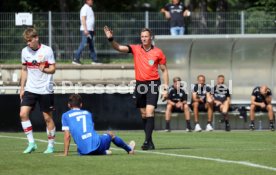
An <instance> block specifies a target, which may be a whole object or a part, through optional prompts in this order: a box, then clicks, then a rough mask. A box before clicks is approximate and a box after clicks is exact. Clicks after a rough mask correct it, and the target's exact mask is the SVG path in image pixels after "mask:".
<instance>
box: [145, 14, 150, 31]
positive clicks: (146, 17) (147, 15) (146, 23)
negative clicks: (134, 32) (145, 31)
mask: <svg viewBox="0 0 276 175" xmlns="http://www.w3.org/2000/svg"><path fill="white" fill-rule="evenodd" d="M145 27H146V28H149V12H148V11H145Z"/></svg>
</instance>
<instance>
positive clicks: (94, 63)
mask: <svg viewBox="0 0 276 175" xmlns="http://www.w3.org/2000/svg"><path fill="white" fill-rule="evenodd" d="M91 64H93V65H101V64H102V63H100V62H94V61H92V62H91Z"/></svg>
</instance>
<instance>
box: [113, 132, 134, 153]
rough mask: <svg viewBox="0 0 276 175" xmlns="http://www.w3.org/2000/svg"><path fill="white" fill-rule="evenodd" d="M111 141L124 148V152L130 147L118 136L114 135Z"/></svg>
mask: <svg viewBox="0 0 276 175" xmlns="http://www.w3.org/2000/svg"><path fill="white" fill-rule="evenodd" d="M112 142H113V143H114V144H115V145H116V146H118V147H120V148H123V149H124V150H126V152H129V151H131V148H130V147H129V146H128V145H127V144H126V143H125V142H124V141H123V140H122V139H121V138H120V137H118V136H115V137H114V138H113V139H112Z"/></svg>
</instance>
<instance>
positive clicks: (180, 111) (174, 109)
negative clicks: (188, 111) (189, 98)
mask: <svg viewBox="0 0 276 175" xmlns="http://www.w3.org/2000/svg"><path fill="white" fill-rule="evenodd" d="M172 112H176V113H182V112H184V110H182V109H181V108H176V107H173V108H172Z"/></svg>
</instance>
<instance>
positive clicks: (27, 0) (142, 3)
mask: <svg viewBox="0 0 276 175" xmlns="http://www.w3.org/2000/svg"><path fill="white" fill-rule="evenodd" d="M170 1H171V0H120V1H118V0H94V10H95V11H98V12H106V11H109V12H133V11H136V12H137V11H145V10H148V11H159V10H160V9H161V8H162V7H163V6H164V5H165V4H166V3H168V2H170ZM182 1H183V2H185V3H188V4H190V6H191V7H192V9H193V10H200V8H202V7H204V8H205V6H206V11H208V12H215V11H216V10H217V6H218V4H219V3H220V2H222V1H225V2H226V3H227V5H228V6H227V11H241V10H249V11H267V12H275V11H276V1H275V0H250V1H248V0H182ZM82 5H83V0H1V1H0V11H1V12H22V11H30V12H47V11H53V12H78V11H79V9H80V8H81V6H82Z"/></svg>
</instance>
